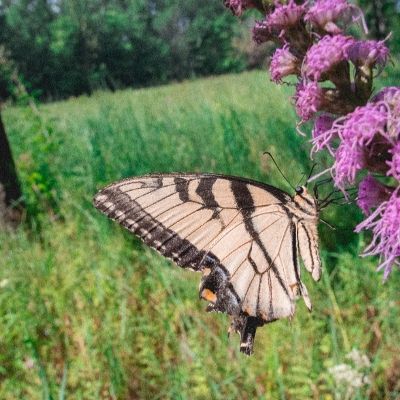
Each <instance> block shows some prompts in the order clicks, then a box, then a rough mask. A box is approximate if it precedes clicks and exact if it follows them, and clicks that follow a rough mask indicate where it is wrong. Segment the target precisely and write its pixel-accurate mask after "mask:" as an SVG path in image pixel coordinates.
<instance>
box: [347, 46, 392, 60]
mask: <svg viewBox="0 0 400 400" xmlns="http://www.w3.org/2000/svg"><path fill="white" fill-rule="evenodd" d="M347 56H348V59H349V60H350V61H351V62H352V63H353V64H354V65H357V66H363V65H366V66H368V67H374V66H375V65H379V66H380V67H384V66H385V64H386V62H387V60H388V58H389V49H388V48H387V47H386V45H385V43H384V42H383V41H379V42H377V41H376V40H357V41H356V42H354V43H352V45H351V46H350V47H349V48H348V49H347Z"/></svg>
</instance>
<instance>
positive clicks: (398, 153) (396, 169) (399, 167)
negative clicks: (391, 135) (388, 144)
mask: <svg viewBox="0 0 400 400" xmlns="http://www.w3.org/2000/svg"><path fill="white" fill-rule="evenodd" d="M389 153H390V154H392V159H391V160H390V161H388V162H387V164H388V165H389V168H390V169H389V171H388V172H387V174H388V175H390V176H393V178H396V179H397V180H398V181H399V182H400V142H398V143H396V145H395V146H394V147H393V148H392V149H390V150H389Z"/></svg>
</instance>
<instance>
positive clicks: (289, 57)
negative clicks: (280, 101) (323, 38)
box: [269, 46, 299, 83]
mask: <svg viewBox="0 0 400 400" xmlns="http://www.w3.org/2000/svg"><path fill="white" fill-rule="evenodd" d="M269 72H270V74H271V79H272V80H273V81H274V82H276V83H281V82H282V78H284V77H285V76H288V75H293V74H297V73H298V72H299V59H298V58H297V57H296V56H294V55H293V54H292V53H291V52H290V51H289V47H288V46H284V47H283V48H281V49H277V50H276V51H275V53H274V55H273V56H272V60H271V65H270V69H269Z"/></svg>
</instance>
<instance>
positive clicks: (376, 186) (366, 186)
mask: <svg viewBox="0 0 400 400" xmlns="http://www.w3.org/2000/svg"><path fill="white" fill-rule="evenodd" d="M392 192H393V189H391V188H389V187H388V186H385V185H383V184H382V183H380V182H379V181H377V180H376V179H375V178H374V177H372V176H371V175H367V176H366V177H365V178H364V179H363V180H362V181H361V182H360V184H359V186H358V198H357V205H358V207H360V208H361V210H362V211H363V213H364V214H365V215H369V214H371V210H372V209H373V208H377V207H378V206H379V205H380V204H381V203H382V202H384V201H387V200H388V199H389V197H390V195H391V194H392Z"/></svg>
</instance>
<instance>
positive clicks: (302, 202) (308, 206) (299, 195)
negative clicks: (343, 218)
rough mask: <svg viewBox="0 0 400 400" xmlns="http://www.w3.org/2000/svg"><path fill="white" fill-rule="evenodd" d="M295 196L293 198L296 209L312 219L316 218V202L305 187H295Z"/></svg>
mask: <svg viewBox="0 0 400 400" xmlns="http://www.w3.org/2000/svg"><path fill="white" fill-rule="evenodd" d="M295 192H296V194H295V196H294V198H293V200H294V202H295V204H296V206H297V207H299V208H300V210H302V211H303V212H305V213H306V214H307V215H309V216H312V217H317V216H318V204H317V200H316V199H315V198H314V196H312V195H311V194H310V193H309V192H308V190H307V188H306V187H305V186H297V187H296V188H295Z"/></svg>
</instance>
